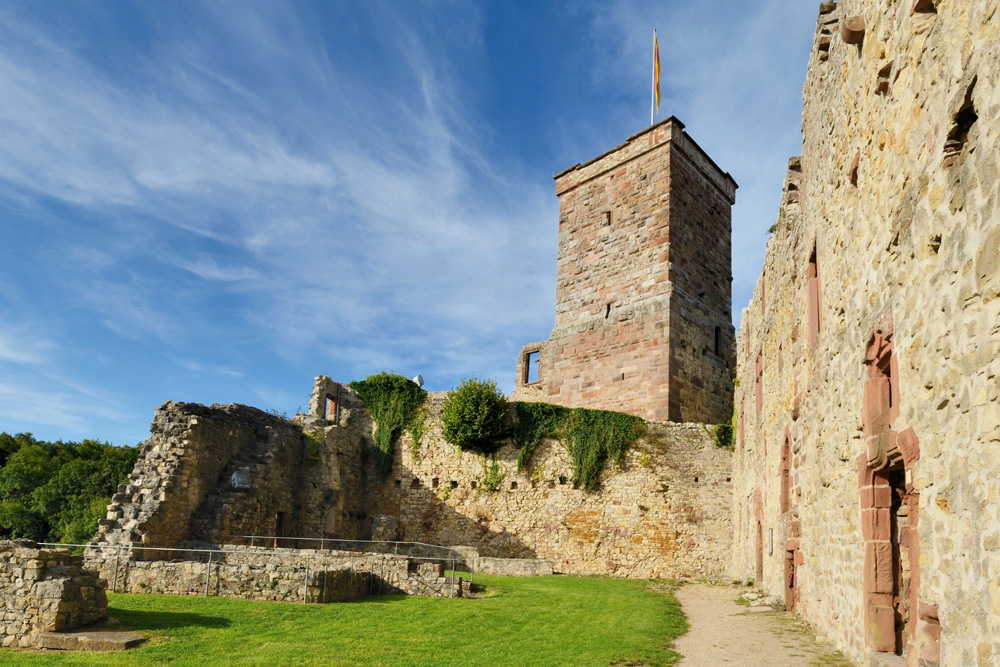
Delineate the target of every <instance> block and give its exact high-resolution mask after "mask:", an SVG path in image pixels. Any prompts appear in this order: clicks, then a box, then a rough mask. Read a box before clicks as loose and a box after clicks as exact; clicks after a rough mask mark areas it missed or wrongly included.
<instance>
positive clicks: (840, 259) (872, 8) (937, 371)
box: [733, 0, 1000, 666]
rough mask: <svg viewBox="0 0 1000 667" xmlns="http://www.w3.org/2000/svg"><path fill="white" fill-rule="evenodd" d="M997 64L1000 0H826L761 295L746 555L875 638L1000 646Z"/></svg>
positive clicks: (809, 606) (922, 661)
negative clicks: (797, 154) (795, 155)
mask: <svg viewBox="0 0 1000 667" xmlns="http://www.w3.org/2000/svg"><path fill="white" fill-rule="evenodd" d="M997 63H1000V16H998V11H997V3H996V2H992V1H987V0H969V1H968V2H944V1H938V2H928V1H924V0H918V1H915V2H914V1H910V0H908V1H907V2H905V3H903V2H899V3H888V4H887V3H880V2H875V1H874V0H844V1H843V2H841V3H839V4H837V5H834V4H833V3H823V5H821V14H820V17H819V22H818V24H817V32H816V37H815V41H814V47H813V55H812V58H811V61H810V64H809V69H808V73H807V80H806V85H805V88H804V93H803V95H804V98H805V106H804V112H803V152H802V158H801V162H800V163H798V164H796V163H793V164H792V167H793V168H791V169H790V171H789V178H788V179H787V180H786V190H785V193H784V197H783V206H782V209H781V211H780V214H779V220H778V224H777V227H776V231H775V234H774V236H773V237H772V238H771V240H770V241H769V243H768V251H767V258H766V260H765V264H764V269H763V273H762V276H761V278H760V279H759V280H758V284H757V287H756V290H755V293H754V298H753V300H752V301H751V303H750V304H749V306H748V307H747V308H746V309H745V310H744V313H743V318H742V324H741V329H740V332H739V339H738V345H737V349H738V354H739V359H738V367H739V381H740V386H739V388H738V390H737V397H736V398H737V410H738V412H739V414H740V415H741V419H740V424H739V428H738V431H737V451H736V455H735V466H734V475H735V480H736V487H735V489H734V496H735V499H734V505H735V514H734V522H735V526H734V532H735V539H736V548H735V550H734V564H733V574H734V575H735V576H738V577H740V578H756V579H757V580H758V582H759V583H760V584H761V585H762V586H763V587H764V588H765V589H766V590H767V591H768V592H769V593H772V594H776V595H784V597H785V599H786V601H787V602H788V603H789V604H790V605H793V606H795V607H796V608H797V609H798V610H799V611H801V612H802V613H803V615H804V616H805V617H806V618H807V619H809V620H810V621H812V622H813V623H814V624H815V625H816V627H820V628H828V629H829V633H830V634H831V637H832V639H834V641H835V642H836V643H837V644H838V645H839V646H840V648H842V649H843V650H844V651H845V652H846V653H847V654H848V655H850V656H852V657H853V658H854V659H856V660H859V661H867V660H868V657H869V656H870V655H872V654H873V652H875V653H878V652H882V653H885V652H893V651H899V652H905V653H906V656H907V663H908V664H909V665H911V666H916V665H924V666H930V665H937V664H941V665H945V664H947V665H952V664H956V665H957V664H969V665H973V664H994V663H995V662H996V661H997V660H998V659H1000V640H998V637H1000V590H998V589H997V587H996V586H995V582H996V581H997V576H998V574H1000V571H998V568H1000V558H998V553H1000V496H998V495H997V493H996V485H995V484H993V483H992V482H991V481H990V480H994V479H996V478H997V476H998V475H1000V396H998V391H1000V382H998V378H997V376H998V372H1000V324H998V323H1000V250H998V249H1000V226H998V224H997V220H998V219H1000V211H998V209H997V207H998V205H1000V160H998V155H1000V151H998V148H1000V137H998V133H1000V93H998V91H1000V86H998V85H997V84H998V83H1000V82H998V79H1000V67H998V65H997ZM791 186H794V187H791ZM883 362H884V365H883ZM880 406H881V407H880ZM883 408H884V412H881V411H880V410H882V409H883ZM786 443H787V445H786ZM894 476H895V477H894ZM900 502H901V503H902V504H901V505H900ZM772 545H773V548H772ZM894 617H895V618H894Z"/></svg>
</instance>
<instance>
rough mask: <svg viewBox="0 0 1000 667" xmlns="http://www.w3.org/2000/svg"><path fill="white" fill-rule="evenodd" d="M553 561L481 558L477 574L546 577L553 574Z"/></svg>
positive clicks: (478, 561)
mask: <svg viewBox="0 0 1000 667" xmlns="http://www.w3.org/2000/svg"><path fill="white" fill-rule="evenodd" d="M552 572H553V569H552V562H551V561H547V560H540V559H537V558H485V557H482V558H479V559H478V560H476V573H477V574H493V575H497V576H500V577H544V576H546V575H550V574H552Z"/></svg>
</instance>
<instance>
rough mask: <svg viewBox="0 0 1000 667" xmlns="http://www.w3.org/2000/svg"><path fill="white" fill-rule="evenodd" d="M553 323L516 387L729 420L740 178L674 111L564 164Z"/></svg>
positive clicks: (548, 396)
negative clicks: (734, 248)
mask: <svg viewBox="0 0 1000 667" xmlns="http://www.w3.org/2000/svg"><path fill="white" fill-rule="evenodd" d="M555 181H556V194H557V195H558V196H559V257H558V265H557V273H558V276H557V280H556V317H555V327H554V328H553V330H552V333H551V334H550V335H549V339H548V340H547V341H543V342H539V343H532V344H530V345H526V346H524V347H523V348H522V349H521V354H520V356H519V358H518V367H517V380H516V391H515V398H516V399H519V400H536V401H546V402H550V403H557V404H560V405H566V406H570V407H586V408H597V409H604V410H618V411H621V412H627V413H631V414H635V415H639V416H641V417H644V418H646V419H650V420H657V421H675V422H705V423H721V422H728V421H729V419H730V418H731V416H732V409H733V408H732V399H733V384H732V376H733V372H734V369H735V351H734V349H733V340H734V334H733V325H732V290H731V282H732V240H731V239H732V217H731V208H732V205H733V203H734V202H735V197H736V188H737V185H736V181H734V180H733V178H732V177H731V176H730V175H729V174H728V173H726V172H723V171H722V170H720V169H719V167H718V166H716V164H715V163H714V162H713V161H712V159H711V158H710V157H708V155H707V154H705V152H704V151H703V150H702V149H701V148H700V147H699V146H698V144H696V143H695V142H694V141H693V140H692V139H691V137H689V136H688V135H687V133H685V132H684V124H683V123H681V122H680V121H679V120H677V119H676V118H674V117H670V118H668V119H666V120H663V121H661V122H659V123H656V124H655V125H652V126H651V127H649V128H647V129H645V130H643V131H642V132H640V133H638V134H635V135H633V136H631V137H629V138H628V140H627V141H626V142H625V143H624V144H622V145H620V146H618V147H616V148H613V149H611V150H610V151H608V152H607V153H604V154H603V155H600V156H598V157H596V158H594V159H593V160H591V161H589V162H587V163H585V164H577V165H574V166H572V167H570V168H569V169H567V170H565V171H563V172H562V173H560V174H557V175H556V176H555Z"/></svg>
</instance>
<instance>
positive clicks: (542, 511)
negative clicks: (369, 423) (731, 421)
mask: <svg viewBox="0 0 1000 667" xmlns="http://www.w3.org/2000/svg"><path fill="white" fill-rule="evenodd" d="M444 398H445V395H444V394H440V393H439V394H431V395H430V396H428V400H427V404H426V407H427V410H428V418H427V421H426V427H425V433H424V435H423V438H422V440H421V444H420V447H419V448H418V449H417V451H416V453H415V454H414V453H412V452H411V451H410V449H411V448H410V445H411V439H410V435H409V434H404V436H403V438H402V442H401V443H400V445H401V446H400V447H399V452H398V453H397V455H396V458H395V460H394V462H393V466H392V469H391V471H390V473H389V476H388V477H387V478H385V479H384V480H379V481H374V480H373V482H372V484H371V485H370V486H369V499H368V502H369V505H368V507H369V508H370V509H369V511H370V512H371V513H375V514H380V515H393V516H398V517H399V537H400V539H402V540H407V541H415V542H429V543H431V544H442V545H446V546H453V545H468V546H472V547H475V548H476V549H477V550H478V552H479V554H480V555H481V556H483V557H500V558H529V559H542V560H547V561H551V562H552V564H553V567H554V568H555V570H556V571H558V572H562V573H568V574H604V575H608V574H610V575H615V576H625V577H666V576H718V575H722V574H724V572H725V569H726V564H727V562H728V561H729V549H730V536H731V532H732V525H731V524H730V522H729V516H730V510H731V499H732V496H731V491H730V487H731V482H730V475H731V472H730V470H731V467H730V466H731V461H732V455H731V454H730V452H728V451H726V450H723V449H719V447H717V446H716V445H715V443H714V442H713V441H712V439H711V437H709V435H708V433H707V432H706V430H705V428H704V427H703V426H702V425H700V424H670V423H666V424H663V423H651V424H650V425H649V431H648V433H647V436H646V437H645V438H644V439H642V440H640V441H639V442H638V443H636V445H635V446H634V447H632V448H631V450H630V451H629V452H628V454H627V455H626V458H625V463H624V466H623V467H622V469H621V470H617V469H615V467H614V466H612V465H610V464H609V465H608V468H607V469H606V470H605V472H604V475H603V476H602V478H601V484H600V488H599V489H598V490H597V491H595V492H592V493H588V492H585V491H583V490H581V489H575V488H573V486H572V484H571V482H570V480H571V479H572V476H573V468H572V463H571V461H570V457H569V453H568V451H567V450H566V448H565V446H563V445H562V444H561V443H559V442H557V441H543V443H542V444H541V445H540V446H539V448H538V450H537V451H536V453H535V456H534V458H533V460H532V461H531V464H530V465H529V467H528V469H526V470H523V471H518V470H517V449H516V448H515V447H514V446H513V445H510V444H508V445H505V446H503V447H501V448H500V450H499V452H498V453H497V460H498V462H499V465H500V467H501V470H502V474H503V479H502V480H501V482H500V488H499V489H498V490H497V491H495V492H490V491H486V490H485V489H484V487H483V482H484V469H483V459H482V457H480V456H477V455H475V454H471V453H465V454H463V453H461V452H460V451H459V450H458V449H457V448H456V447H455V446H454V445H452V444H450V443H448V442H446V441H445V439H444V437H443V435H442V426H441V420H440V416H439V414H440V411H441V407H442V404H443V401H444ZM370 479H371V478H370Z"/></svg>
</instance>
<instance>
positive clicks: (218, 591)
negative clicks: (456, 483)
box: [87, 547, 470, 603]
mask: <svg viewBox="0 0 1000 667" xmlns="http://www.w3.org/2000/svg"><path fill="white" fill-rule="evenodd" d="M173 555H175V556H179V555H182V556H186V559H175V560H170V561H166V560H144V559H142V558H135V559H131V558H129V557H128V555H127V554H124V555H123V556H122V557H121V558H119V559H116V558H115V556H114V554H113V552H112V550H107V551H106V552H105V553H104V554H93V555H91V556H90V557H88V559H87V565H88V567H92V568H94V569H95V570H98V571H99V572H100V573H101V576H102V577H104V579H105V580H106V581H109V582H113V585H114V588H115V591H116V592H118V593H162V594H168V595H199V596H203V595H206V594H207V595H210V596H217V597H227V598H235V599H243V600H266V601H274V602H305V603H329V602H343V601H346V600H353V599H358V598H362V597H366V596H369V595H381V594H407V595H423V596H427V597H461V596H462V595H463V592H464V594H465V595H468V593H469V590H470V589H469V585H468V582H465V584H464V588H463V584H462V582H461V580H456V581H455V582H454V583H453V582H452V580H451V578H448V577H444V576H443V567H442V565H441V564H440V563H439V562H435V561H431V560H422V559H414V558H407V557H404V556H394V555H389V554H355V553H346V552H336V551H320V550H307V549H303V550H299V549H263V548H259V547H257V548H252V547H230V548H227V549H224V550H221V551H213V552H212V554H211V556H212V557H211V560H209V558H208V553H207V552H201V553H178V552H173Z"/></svg>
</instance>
